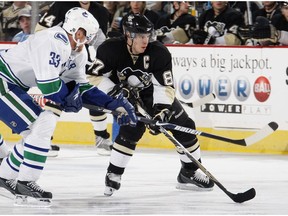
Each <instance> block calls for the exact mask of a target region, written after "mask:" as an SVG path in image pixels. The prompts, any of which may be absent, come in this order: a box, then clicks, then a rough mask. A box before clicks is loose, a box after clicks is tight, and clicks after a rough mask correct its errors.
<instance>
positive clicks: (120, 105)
mask: <svg viewBox="0 0 288 216" xmlns="http://www.w3.org/2000/svg"><path fill="white" fill-rule="evenodd" d="M106 108H107V109H110V110H116V111H118V112H120V113H122V114H120V115H118V116H115V117H116V119H117V123H118V124H119V125H120V126H121V125H130V126H132V127H135V126H136V124H137V116H136V114H135V109H134V107H133V106H132V104H130V103H129V101H128V100H127V99H126V98H124V97H123V94H120V95H119V96H118V98H116V99H115V100H113V101H112V102H110V103H109V104H107V105H106Z"/></svg>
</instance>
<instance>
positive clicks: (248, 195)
mask: <svg viewBox="0 0 288 216" xmlns="http://www.w3.org/2000/svg"><path fill="white" fill-rule="evenodd" d="M137 108H138V111H139V112H140V113H141V114H142V115H143V116H145V117H146V118H147V119H150V120H152V118H151V116H150V115H149V114H148V113H147V112H146V111H145V110H144V109H143V108H142V107H141V106H140V105H139V104H137ZM159 130H160V132H161V133H163V134H164V135H165V136H166V137H167V138H168V139H169V140H170V141H171V142H172V143H173V144H174V145H175V147H176V148H178V149H179V150H181V151H183V152H184V154H185V155H186V156H187V157H188V158H189V159H190V160H191V161H192V162H194V163H195V164H196V165H197V166H198V168H199V169H201V170H202V171H203V172H204V173H205V174H206V175H207V176H208V177H209V179H211V180H212V181H213V182H214V183H215V184H216V185H217V186H218V187H219V188H220V189H221V190H222V191H223V192H224V193H225V194H227V195H228V196H229V197H230V198H231V199H232V200H233V201H234V202H237V203H243V202H245V201H248V200H251V199H253V198H254V197H255V195H256V191H255V189H254V188H251V189H249V190H247V191H245V192H244V193H237V194H233V193H231V192H230V191H228V190H227V189H226V188H225V187H224V186H223V185H222V184H221V183H220V182H219V181H218V180H217V179H216V178H215V177H214V176H213V175H212V174H211V173H210V172H209V171H208V170H207V169H206V168H205V167H204V166H203V165H202V164H201V163H200V162H199V161H198V160H196V159H195V158H194V157H193V156H192V155H191V153H190V152H189V151H188V150H187V149H186V148H185V147H184V146H183V145H182V144H181V143H180V142H179V141H178V140H177V139H176V138H175V137H173V136H172V135H171V134H169V133H168V131H167V130H166V129H165V128H164V127H162V126H159Z"/></svg>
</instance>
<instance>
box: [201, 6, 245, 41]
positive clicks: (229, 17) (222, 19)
mask: <svg viewBox="0 0 288 216" xmlns="http://www.w3.org/2000/svg"><path fill="white" fill-rule="evenodd" d="M233 25H237V26H243V25H244V17H243V14H242V13H241V12H239V11H236V10H234V9H233V8H230V7H227V8H226V9H225V10H224V11H222V13H220V14H219V15H218V16H216V17H215V14H214V10H213V8H211V9H209V10H207V11H205V12H203V13H202V14H201V15H200V17H199V28H200V29H201V30H206V31H207V29H209V27H211V26H213V27H214V28H215V29H216V30H217V32H218V33H219V35H216V36H222V35H223V34H224V33H225V30H228V29H229V28H231V27H232V26H233ZM214 36H215V35H214Z"/></svg>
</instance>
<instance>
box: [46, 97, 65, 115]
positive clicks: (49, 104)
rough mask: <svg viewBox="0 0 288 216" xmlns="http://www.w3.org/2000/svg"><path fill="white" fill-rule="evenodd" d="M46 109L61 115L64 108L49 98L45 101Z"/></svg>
mask: <svg viewBox="0 0 288 216" xmlns="http://www.w3.org/2000/svg"><path fill="white" fill-rule="evenodd" d="M44 109H45V110H50V111H52V112H53V113H54V114H55V115H56V116H59V117H60V115H61V113H62V110H63V108H62V107H61V106H60V105H59V104H56V103H54V102H52V101H50V100H48V101H47V102H46V103H45V106H44Z"/></svg>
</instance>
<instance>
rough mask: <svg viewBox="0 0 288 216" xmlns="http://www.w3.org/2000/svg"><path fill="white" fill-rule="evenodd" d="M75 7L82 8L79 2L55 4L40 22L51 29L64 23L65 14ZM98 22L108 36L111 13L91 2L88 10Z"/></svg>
mask: <svg viewBox="0 0 288 216" xmlns="http://www.w3.org/2000/svg"><path fill="white" fill-rule="evenodd" d="M73 7H81V5H80V3H79V2H78V1H75V2H73V1H72V2H54V4H53V5H52V6H51V7H50V9H49V10H48V11H47V12H46V13H45V14H44V15H43V16H42V17H41V19H40V21H39V22H38V23H39V24H40V25H41V26H44V27H46V28H50V27H52V26H55V25H59V24H60V23H63V22H64V19H65V14H66V13H67V11H68V10H70V9H71V8H73ZM88 11H89V12H90V13H91V14H92V15H93V16H94V17H95V19H96V20H97V21H98V23H99V26H100V28H101V29H102V31H103V33H104V34H105V35H106V33H107V29H108V21H109V20H108V19H109V13H108V11H107V9H106V8H105V7H104V6H102V5H100V4H99V3H96V2H90V7H89V10H88Z"/></svg>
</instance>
